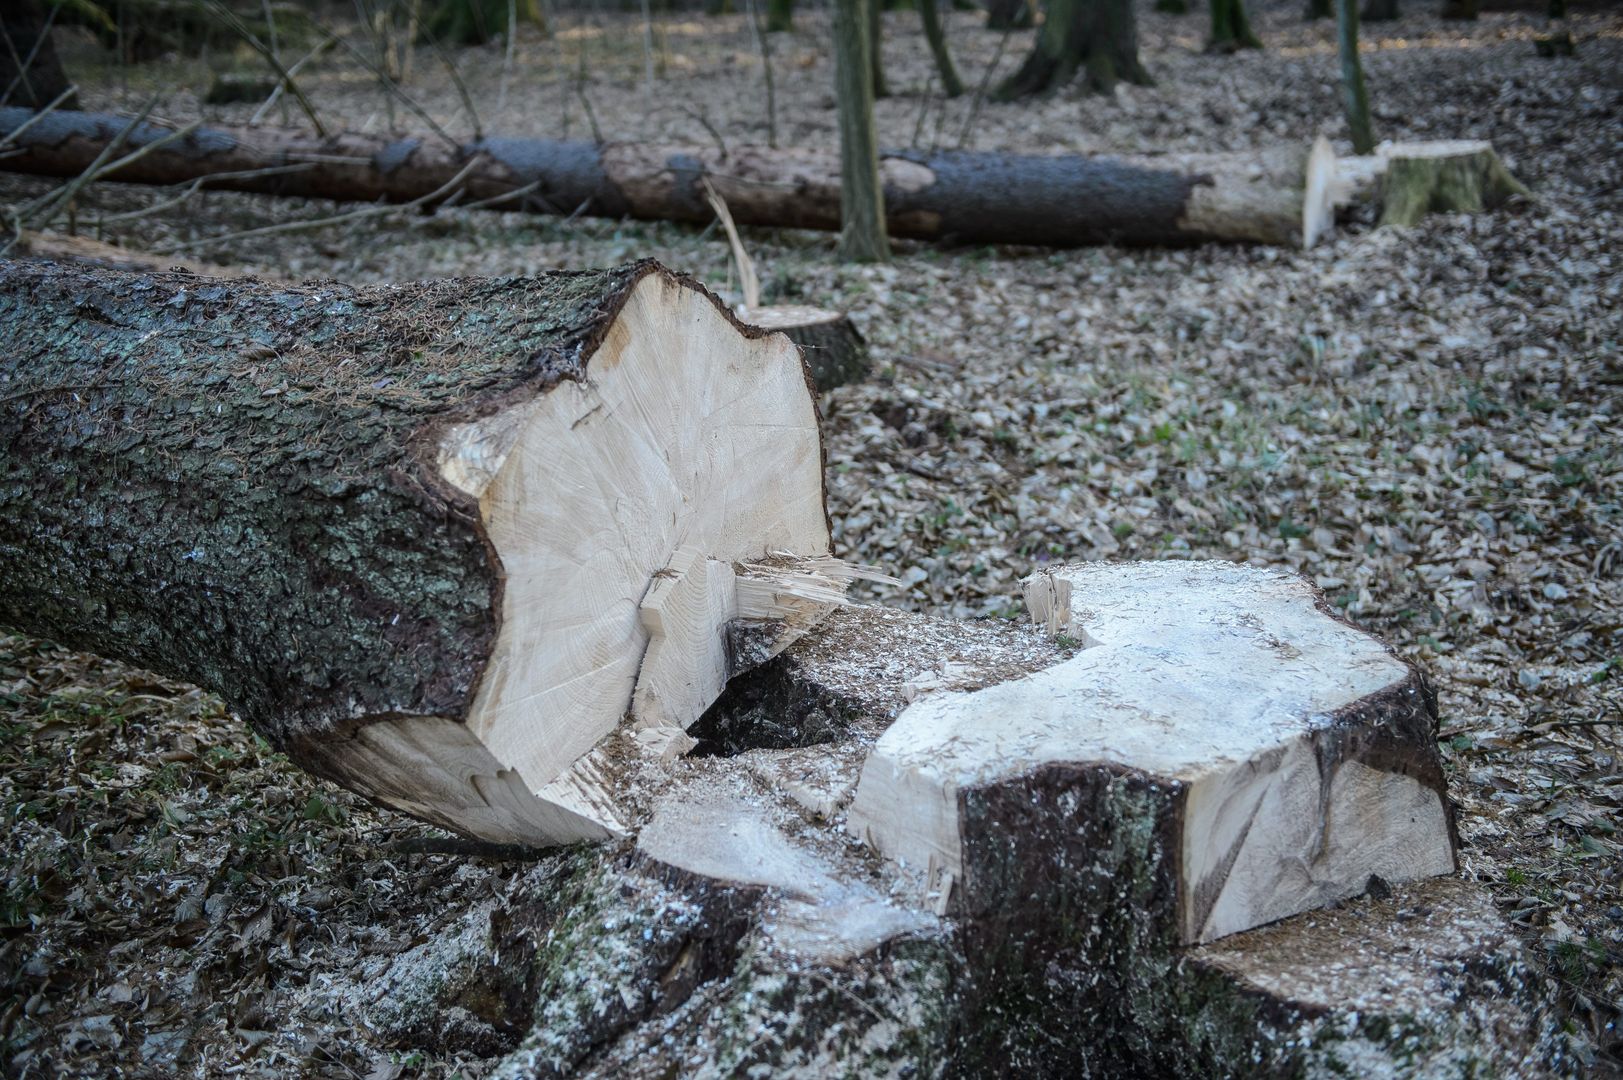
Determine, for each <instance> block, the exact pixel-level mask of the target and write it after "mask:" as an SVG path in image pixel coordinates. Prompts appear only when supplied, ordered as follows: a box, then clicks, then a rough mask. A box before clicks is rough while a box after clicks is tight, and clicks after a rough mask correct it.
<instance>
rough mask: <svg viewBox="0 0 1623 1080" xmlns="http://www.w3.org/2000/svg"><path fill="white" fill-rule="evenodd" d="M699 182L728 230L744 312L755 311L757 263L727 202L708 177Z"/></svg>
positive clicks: (758, 284)
mask: <svg viewBox="0 0 1623 1080" xmlns="http://www.w3.org/2000/svg"><path fill="white" fill-rule="evenodd" d="M699 182H700V183H701V184H703V185H704V197H705V198H706V199H707V200H708V201H709V203H710V209H712V210H714V211H715V212H716V218H717V219H718V220H719V221H720V222H721V227H722V228H724V229H726V230H727V243H728V244H729V245H730V246H731V247H732V249H733V261H734V262H735V263H737V264H738V286H739V290H740V291H741V292H742V293H743V294H744V310H745V311H754V310H755V309H756V308H757V307H759V306H760V303H761V281H760V279H759V278H758V277H756V276H755V263H754V262H753V261H752V260H751V259H750V256H749V252H747V251H745V250H744V241H743V240H741V239H739V236H738V227H737V226H736V225H734V224H733V215H732V213H731V212H730V211H729V210H728V209H727V202H726V200H725V199H723V198H722V197H721V196H720V195H717V194H716V189H715V188H713V187H711V186H710V178H709V177H708V176H702V177H700V178H699Z"/></svg>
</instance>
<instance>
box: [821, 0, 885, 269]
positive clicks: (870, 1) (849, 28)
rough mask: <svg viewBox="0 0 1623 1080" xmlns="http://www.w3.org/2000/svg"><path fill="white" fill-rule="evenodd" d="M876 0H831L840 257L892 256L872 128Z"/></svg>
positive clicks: (871, 258) (880, 258) (868, 258)
mask: <svg viewBox="0 0 1623 1080" xmlns="http://www.w3.org/2000/svg"><path fill="white" fill-rule="evenodd" d="M877 4H878V0H835V2H834V78H835V96H836V98H837V100H838V103H839V121H840V257H841V258H843V259H846V260H849V261H851V262H883V261H885V260H886V259H888V258H890V242H889V240H888V239H887V237H886V235H885V195H884V190H883V189H882V188H881V187H880V183H879V144H878V140H877V137H876V135H875V132H874V123H873V94H874V86H873V80H872V72H873V59H872V56H871V55H870V49H871V48H872V46H873V44H874V43H873V42H872V41H871V40H870V33H871V28H872V26H873V22H872V20H871V18H870V16H869V12H870V11H874V10H877Z"/></svg>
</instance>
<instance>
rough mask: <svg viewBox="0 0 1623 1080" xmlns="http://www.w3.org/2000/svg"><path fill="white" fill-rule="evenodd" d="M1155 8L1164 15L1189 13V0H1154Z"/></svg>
mask: <svg viewBox="0 0 1623 1080" xmlns="http://www.w3.org/2000/svg"><path fill="white" fill-rule="evenodd" d="M1155 10H1156V11H1159V12H1161V13H1163V14H1166V15H1187V14H1189V0H1155Z"/></svg>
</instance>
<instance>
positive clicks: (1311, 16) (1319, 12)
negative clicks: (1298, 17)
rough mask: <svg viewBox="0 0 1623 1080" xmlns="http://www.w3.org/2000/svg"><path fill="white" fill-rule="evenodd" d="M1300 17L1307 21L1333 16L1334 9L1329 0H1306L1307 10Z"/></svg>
mask: <svg viewBox="0 0 1623 1080" xmlns="http://www.w3.org/2000/svg"><path fill="white" fill-rule="evenodd" d="M1302 17H1303V18H1304V19H1306V20H1307V21H1308V22H1312V21H1314V20H1315V19H1330V18H1334V17H1335V11H1334V10H1333V9H1332V5H1331V0H1307V10H1306V11H1305V12H1304V13H1303V15H1302Z"/></svg>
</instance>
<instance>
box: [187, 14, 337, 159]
mask: <svg viewBox="0 0 1623 1080" xmlns="http://www.w3.org/2000/svg"><path fill="white" fill-rule="evenodd" d="M201 2H202V4H203V6H204V7H206V8H208V9H209V10H210V11H212V12H213V13H214V14H215V15H216V16H217V17H218V18H219V19H220V20H221V21H223V22H224V23H225V24H226V25H227V26H229V27H230V28H231V30H232V31H233V32H234V33H235V34H236V35H237V36H238V37H240V38H242V40H243V41H245V42H247V43H248V46H249V48H251V49H253V50H254V51H255V52H257V53H258V54H259V55H260V56H263V57H264V58H265V61H266V62H267V63H268V64H270V66H271V67H273V68H275V69H276V74H277V75H279V76H281V79H282V82H283V84H284V85H285V86H286V87H287V88H288V90H290V91H291V92H292V94H293V96H294V97H296V98H298V99H299V108H301V109H303V110H304V115H306V116H308V117H309V118H310V123H311V125H312V126H313V127H314V128H315V129H316V134H317V135H320V136H321V137H322V138H324V139H325V138H326V137H327V128H326V127H325V126H324V125H323V124H322V122H321V117H319V116H317V115H316V107H315V106H314V105H312V104H310V99H309V98H307V97H305V96H304V91H303V90H301V89H299V84H298V83H296V82H294V81H293V75H292V74H291V73H290V72H289V71H288V70H287V68H285V67H283V66H282V62H281V61H280V60H278V59H277V58H276V54H275V53H273V52H271V50H270V47H269V46H268V45H266V44H265V43H264V42H263V41H260V40H259V35H257V34H255V33H254V32H253V31H252V30H250V29H248V27H247V26H245V25H244V24H243V22H242V20H241V19H239V18H237V16H236V13H235V12H233V11H232V10H231V9H230V8H228V7H226V6H225V5H224V4H222V3H220V0H201Z"/></svg>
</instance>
